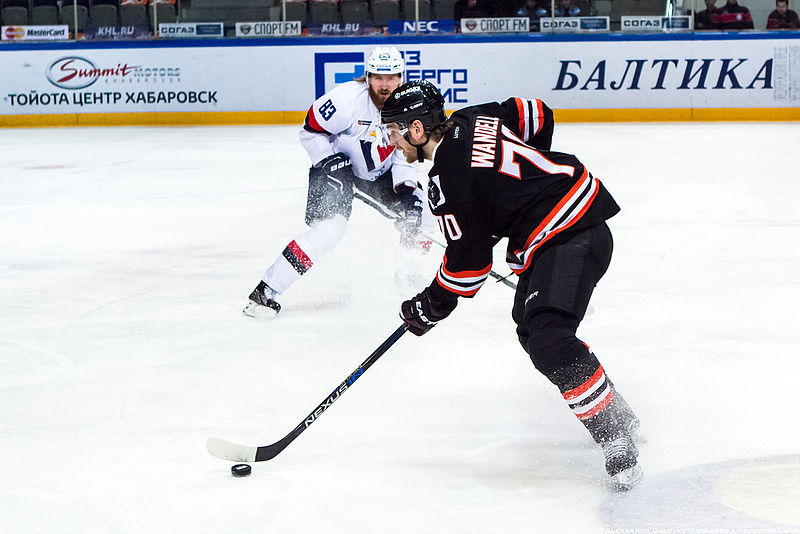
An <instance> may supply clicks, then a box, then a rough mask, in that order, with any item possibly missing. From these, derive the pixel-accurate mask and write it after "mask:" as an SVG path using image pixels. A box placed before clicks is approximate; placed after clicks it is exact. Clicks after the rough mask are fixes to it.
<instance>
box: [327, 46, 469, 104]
mask: <svg viewBox="0 0 800 534" xmlns="http://www.w3.org/2000/svg"><path fill="white" fill-rule="evenodd" d="M400 53H401V54H402V55H403V58H404V59H405V61H406V73H405V81H407V82H410V81H414V80H427V81H430V82H431V83H433V84H434V85H436V86H437V87H438V88H439V90H440V91H441V92H442V97H443V98H444V100H445V102H449V103H451V104H466V103H467V102H468V100H469V99H468V95H467V89H468V87H469V84H468V69H467V68H456V67H444V68H422V65H423V63H422V52H421V51H420V50H401V51H400ZM364 59H365V58H364V52H317V53H315V54H314V94H315V96H314V98H315V99H317V98H319V97H321V96H322V95H324V94H325V93H327V92H328V91H330V90H331V89H332V88H333V86H334V85H336V84H339V83H344V82H349V81H351V80H354V79H355V78H359V77H361V76H363V75H364Z"/></svg>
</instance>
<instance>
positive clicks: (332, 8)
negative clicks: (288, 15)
mask: <svg viewBox="0 0 800 534" xmlns="http://www.w3.org/2000/svg"><path fill="white" fill-rule="evenodd" d="M287 7H288V6H287ZM309 15H310V16H311V22H316V23H321V24H324V23H335V22H339V6H338V5H337V4H336V2H331V1H328V0H311V6H310V13H309Z"/></svg>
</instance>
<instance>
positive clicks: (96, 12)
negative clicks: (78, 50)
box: [89, 4, 118, 27]
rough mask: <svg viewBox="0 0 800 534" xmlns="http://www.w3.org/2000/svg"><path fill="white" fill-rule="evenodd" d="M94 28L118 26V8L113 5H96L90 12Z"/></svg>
mask: <svg viewBox="0 0 800 534" xmlns="http://www.w3.org/2000/svg"><path fill="white" fill-rule="evenodd" d="M89 15H90V18H91V20H92V26H96V27H97V26H116V25H117V17H118V13H117V6H115V5H111V4H94V5H93V6H92V9H91V10H90V11H89Z"/></svg>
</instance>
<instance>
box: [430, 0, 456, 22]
mask: <svg viewBox="0 0 800 534" xmlns="http://www.w3.org/2000/svg"><path fill="white" fill-rule="evenodd" d="M455 6H456V0H433V17H434V18H435V19H439V20H443V19H447V20H452V19H454V18H456V15H455Z"/></svg>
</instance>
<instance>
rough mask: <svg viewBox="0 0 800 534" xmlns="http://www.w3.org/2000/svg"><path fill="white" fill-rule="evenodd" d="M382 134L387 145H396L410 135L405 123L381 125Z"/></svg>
mask: <svg viewBox="0 0 800 534" xmlns="http://www.w3.org/2000/svg"><path fill="white" fill-rule="evenodd" d="M381 133H382V140H383V142H384V144H385V145H396V144H397V143H398V142H400V140H401V139H403V138H404V137H405V135H406V134H407V133H408V125H407V124H405V123H403V122H390V123H389V124H381Z"/></svg>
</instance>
